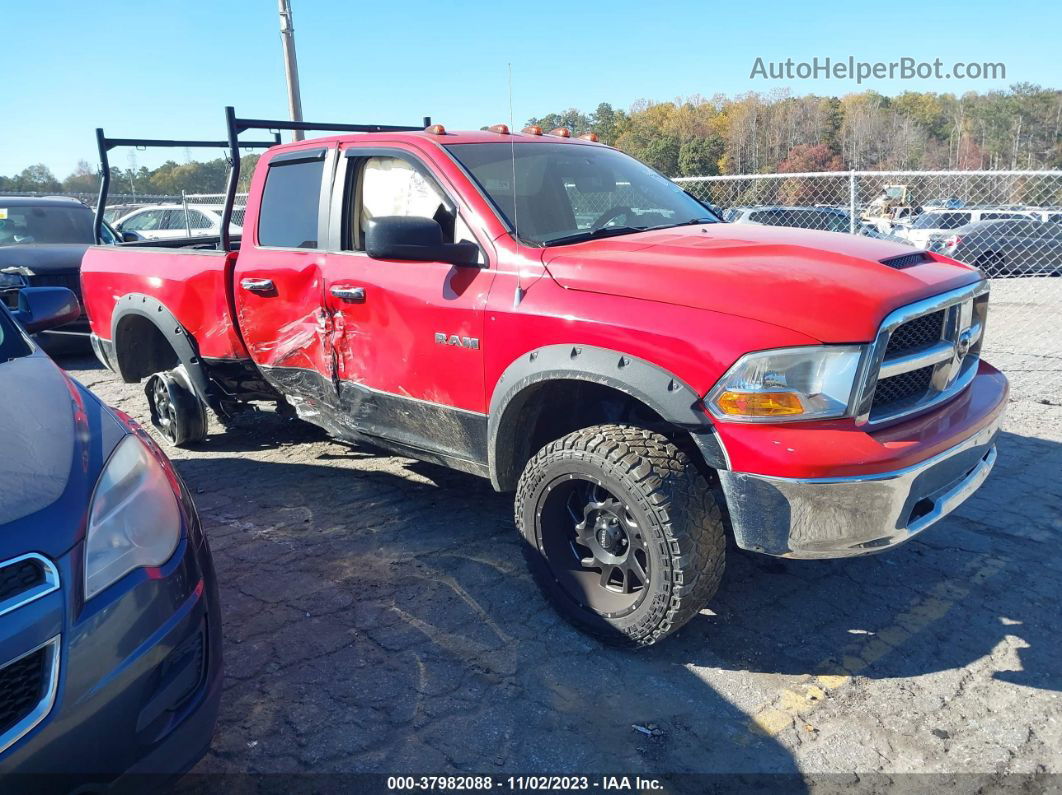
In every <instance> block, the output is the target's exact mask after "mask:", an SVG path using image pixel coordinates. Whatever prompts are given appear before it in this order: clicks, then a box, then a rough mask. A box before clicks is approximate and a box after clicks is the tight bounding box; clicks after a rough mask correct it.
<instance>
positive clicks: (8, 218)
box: [0, 199, 93, 246]
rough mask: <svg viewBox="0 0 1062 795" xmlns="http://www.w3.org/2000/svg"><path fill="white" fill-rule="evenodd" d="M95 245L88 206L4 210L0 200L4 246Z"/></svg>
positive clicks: (1, 234) (28, 207)
mask: <svg viewBox="0 0 1062 795" xmlns="http://www.w3.org/2000/svg"><path fill="white" fill-rule="evenodd" d="M92 242H93V239H92V211H91V210H90V209H88V208H87V207H82V206H80V205H74V206H71V207H56V206H52V205H48V206H36V207H34V206H32V205H30V206H22V207H4V206H3V201H2V199H0V246H13V245H16V244H19V243H92Z"/></svg>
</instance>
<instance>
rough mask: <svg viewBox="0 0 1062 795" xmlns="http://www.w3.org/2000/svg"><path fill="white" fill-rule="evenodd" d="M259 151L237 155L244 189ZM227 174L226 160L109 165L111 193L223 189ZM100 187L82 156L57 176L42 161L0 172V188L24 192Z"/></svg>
mask: <svg viewBox="0 0 1062 795" xmlns="http://www.w3.org/2000/svg"><path fill="white" fill-rule="evenodd" d="M258 157H259V155H257V154H251V155H244V156H243V157H241V158H240V187H239V190H241V191H246V190H247V186H248V185H249V184H250V180H251V174H252V172H253V171H254V166H255V163H257V162H258ZM228 176H229V161H228V159H227V158H224V157H219V158H215V159H214V160H206V161H197V160H189V161H188V162H186V163H178V162H176V161H174V160H167V161H166V162H165V163H163V164H162V165H161V166H159V167H158V168H154V169H149V168H146V167H145V166H139V167H137V166H136V165H130V167H129V168H125V169H123V168H118V167H116V166H112V167H111V186H110V191H111V193H137V194H143V195H164V196H179V195H180V193H181V191H182V190H183V191H184V192H185V193H222V192H224V190H225V185H226V182H227V181H228ZM99 188H100V177H99V169H97V168H93V167H92V166H91V165H90V164H89V163H88V162H87V161H85V160H82V161H80V162H79V163H78V164H77V168H76V169H74V171H73V172H71V173H70V174H69V175H68V176H67V177H66V178H64V179H62V180H59V179H57V178H56V176H55V175H54V174H53V173H52V172H51V170H50V169H49V168H48V167H47V166H45V165H44V164H43V163H38V164H36V165H32V166H28V167H27V168H25V169H23V170H22V171H21V172H20V173H18V174H15V175H13V176H10V177H5V176H0V191H14V192H25V193H96V192H97V191H99Z"/></svg>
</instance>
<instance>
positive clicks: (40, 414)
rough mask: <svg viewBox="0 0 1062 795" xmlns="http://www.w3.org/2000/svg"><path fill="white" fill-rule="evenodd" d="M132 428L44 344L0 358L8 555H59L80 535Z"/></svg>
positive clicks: (3, 541)
mask: <svg viewBox="0 0 1062 795" xmlns="http://www.w3.org/2000/svg"><path fill="white" fill-rule="evenodd" d="M125 433H126V431H125V429H124V428H123V427H122V426H121V425H120V424H119V423H118V421H117V420H116V419H115V417H114V416H113V415H112V414H111V413H110V411H109V410H107V409H106V408H104V407H103V405H102V404H100V403H99V401H98V400H97V399H96V398H95V397H93V396H92V395H91V394H89V393H88V392H87V391H86V390H85V389H84V388H83V387H81V386H80V385H79V384H77V383H76V382H75V381H73V380H72V379H71V378H69V377H68V376H67V375H66V374H65V373H64V372H63V371H62V370H60V369H59V367H58V366H56V364H55V363H54V362H52V360H51V359H49V358H48V357H47V356H45V355H44V354H43V353H41V352H40V351H37V352H35V353H34V354H32V355H30V356H25V357H21V358H18V359H12V360H11V361H8V362H4V363H0V451H2V452H0V560H5V559H7V558H9V557H13V556H15V555H21V554H24V553H26V552H42V553H44V554H46V555H48V556H50V557H57V556H59V555H61V554H62V553H63V552H65V551H66V550H67V549H69V548H70V547H71V546H72V545H73V544H74V543H75V542H76V541H77V540H78V538H80V536H81V534H82V533H83V532H84V528H85V524H86V521H87V516H86V514H87V512H88V505H89V501H90V499H91V497H92V490H93V488H94V487H95V484H96V479H97V477H98V476H99V473H100V471H101V469H102V467H103V462H104V461H106V459H107V457H108V456H109V455H110V453H111V451H112V450H113V449H114V446H115V445H116V444H117V443H118V441H119V440H121V438H122V436H123V435H124V434H125Z"/></svg>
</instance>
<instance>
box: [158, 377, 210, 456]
mask: <svg viewBox="0 0 1062 795" xmlns="http://www.w3.org/2000/svg"><path fill="white" fill-rule="evenodd" d="M144 392H145V393H146V394H147V399H148V406H149V408H150V409H151V424H152V425H154V426H155V428H156V430H158V431H159V433H161V434H162V435H163V437H164V438H165V439H166V441H167V442H169V443H170V444H172V445H173V446H174V447H184V446H186V445H189V444H195V443H196V442H201V441H203V440H204V439H205V438H206V436H207V415H206V408H205V407H204V406H203V403H202V401H201V400H200V399H199V397H198V396H197V395H196V394H195V390H194V389H192V385H191V383H190V382H189V381H188V375H187V373H186V372H185V369H184V367H183V366H181V367H177V368H175V369H173V370H167V371H166V372H164V373H155V374H154V375H153V376H151V377H150V378H149V379H148V381H147V384H146V385H145V386H144Z"/></svg>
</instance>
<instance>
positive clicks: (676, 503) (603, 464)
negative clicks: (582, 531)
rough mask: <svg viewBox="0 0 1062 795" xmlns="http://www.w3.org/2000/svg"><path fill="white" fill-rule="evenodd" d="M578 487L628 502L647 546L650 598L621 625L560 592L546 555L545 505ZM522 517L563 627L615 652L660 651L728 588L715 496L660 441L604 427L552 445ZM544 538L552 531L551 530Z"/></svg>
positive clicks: (533, 471) (523, 499) (526, 479)
mask: <svg viewBox="0 0 1062 795" xmlns="http://www.w3.org/2000/svg"><path fill="white" fill-rule="evenodd" d="M572 478H579V479H584V478H586V479H590V480H593V481H596V482H597V483H598V484H599V485H600V486H602V487H603V488H604V489H606V490H607V491H609V492H610V493H611V494H612V495H615V497H616V498H617V499H619V500H621V501H623V502H625V507H626V509H627V510H628V511H629V512H630V515H631V516H632V517H633V518H634V519H635V520H637V523H638V527H639V528H641V533H642V534H644V536H645V537H646V541H647V542H648V543H647V544H646V551H647V552H648V554H649V555H650V569H649V575H648V583H647V584H646V586H645V587H646V589H647V593H646V595H645V597H644V598H643V600H642V601H641V603H640V604H638V605H637V606H636V607H634V608H633V612H631V613H630V614H629V615H625V616H623V617H622V618H608V617H605V616H603V615H601V614H600V613H598V612H595V611H593V610H592V609H590V608H589V607H588V606H586V605H585V604H580V603H579V601H577V599H576V598H575V597H573V596H572V595H571V594H570V593H569V592H568V591H566V590H565V588H564V587H562V585H561V584H560V582H559V581H558V579H557V576H556V575H555V572H554V568H553V566H551V564H550V561H549V560H548V559H547V556H546V553H545V551H544V547H543V543H542V540H543V526H542V524H543V523H542V521H541V517H542V511H543V505H544V504H545V500H546V497H547V495H548V494H549V493H550V492H551V490H552V489H556V488H557V487H558V486H557V484H559V483H562V482H563V481H564V480H566V479H567V480H570V479H572ZM515 515H516V526H517V528H518V529H519V531H520V533H521V535H522V536H523V540H524V542H525V543H524V545H523V546H524V552H525V555H526V557H527V560H528V563H529V565H530V567H531V571H532V573H533V575H534V577H535V580H536V582H537V583H538V584H539V586H540V587H541V588H542V590H543V592H544V593H545V595H546V596H547V597H548V598H549V600H550V601H551V602H552V603H553V604H554V606H555V607H556V608H557V610H558V611H559V612H560V614H561V615H562V616H563V617H564V618H565V619H567V620H568V621H570V622H571V623H573V624H574V625H575V626H576V627H578V628H579V629H582V630H584V631H586V632H588V633H590V634H592V635H594V636H595V637H597V638H599V639H601V640H603V641H605V642H608V643H612V644H616V645H623V646H649V645H651V644H653V643H656V642H657V641H659V640H661V639H662V638H664V637H666V636H667V635H669V634H671V633H672V632H675V631H676V630H678V629H679V628H680V627H682V626H683V625H684V624H685V623H686V622H687V621H689V620H690V619H691V618H693V617H694V616H695V615H696V614H697V613H698V612H700V610H701V609H702V608H704V606H705V605H706V604H707V603H708V600H709V599H711V597H712V596H713V595H714V594H715V592H716V589H717V588H718V587H719V583H720V581H721V580H722V576H723V566H724V561H725V556H726V537H725V533H724V530H723V524H722V521H721V518H720V512H719V507H718V505H717V504H716V501H715V498H714V496H713V492H712V489H711V487H710V485H709V483H708V482H707V481H706V480H705V478H704V476H703V475H701V474H700V473H699V472H698V470H697V468H696V467H695V466H694V464H693V462H692V461H690V459H689V458H688V457H687V456H686V454H685V453H683V452H682V451H681V450H680V449H679V448H678V447H677V446H676V445H675V444H674V443H672V442H671V441H670V440H669V439H667V437H665V436H663V435H661V434H659V433H655V432H653V431H649V430H646V429H643V428H638V427H634V426H628V425H597V426H593V427H590V428H585V429H583V430H579V431H575V432H573V433H570V434H568V435H567V436H564V437H562V438H560V439H558V440H556V441H554V442H551V443H549V444H548V445H546V446H545V447H544V448H542V450H540V451H539V452H538V454H537V455H535V456H534V457H533V458H532V459H531V460H530V461H529V462H528V464H527V466H526V468H525V469H524V472H523V474H522V475H521V477H520V482H519V485H518V486H517V491H516V500H515ZM546 532H547V533H549V532H554V531H551V530H550V529H549V528H548V527H547V528H546ZM641 537H642V535H641V534H640V535H639V538H641ZM562 576H563V575H562Z"/></svg>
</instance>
